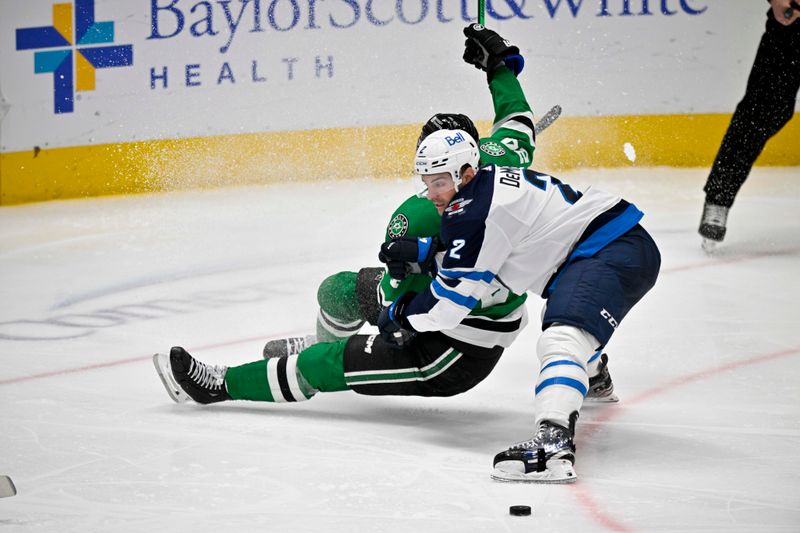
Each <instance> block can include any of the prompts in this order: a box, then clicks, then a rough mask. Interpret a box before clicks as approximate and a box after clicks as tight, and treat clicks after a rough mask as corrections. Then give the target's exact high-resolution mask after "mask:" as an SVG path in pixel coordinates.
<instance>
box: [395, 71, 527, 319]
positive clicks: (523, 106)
mask: <svg viewBox="0 0 800 533" xmlns="http://www.w3.org/2000/svg"><path fill="white" fill-rule="evenodd" d="M489 90H490V92H491V94H492V103H493V105H494V125H493V126H492V131H491V134H490V135H489V136H488V137H481V139H480V140H479V141H478V147H479V154H480V166H486V165H497V166H512V167H528V166H530V164H531V161H532V159H533V152H534V150H535V148H536V145H535V139H534V131H533V113H532V112H531V108H530V105H529V104H528V101H527V100H526V99H525V94H524V93H523V91H522V87H521V86H520V84H519V81H518V80H517V78H516V77H515V76H514V74H513V73H512V72H511V71H510V70H508V69H507V68H506V67H504V66H502V67H500V68H498V69H497V70H496V71H495V72H494V76H493V77H492V80H491V82H490V83H489ZM441 221H442V217H441V215H439V212H438V211H437V210H436V207H435V206H434V205H433V202H431V201H430V200H428V199H427V198H420V197H418V196H412V197H410V198H408V199H407V200H406V201H405V202H403V203H402V204H400V207H398V208H397V209H396V210H395V212H394V213H392V217H391V219H390V220H389V224H388V226H387V227H386V237H385V239H386V241H389V240H391V239H396V238H398V237H431V236H434V235H436V236H438V235H439V227H440V225H441ZM430 283H431V278H430V277H429V276H427V275H424V274H412V275H410V276H408V277H407V278H406V279H404V280H403V281H398V280H394V279H392V278H391V277H390V276H389V274H388V273H384V276H383V279H382V280H381V283H380V291H381V298H382V300H383V301H382V303H383V304H384V305H388V303H389V302H391V301H393V300H394V299H395V298H397V297H398V296H399V295H401V294H403V293H405V292H422V291H424V290H427V289H428V286H429V285H430ZM526 298H527V295H526V294H522V295H519V294H514V293H512V292H508V293H507V295H505V297H504V301H487V302H481V303H479V304H478V306H477V307H475V309H473V310H472V312H471V313H470V314H471V315H476V316H485V317H487V318H502V317H505V316H507V315H508V314H509V313H511V312H513V311H514V310H516V309H517V308H519V307H520V306H521V305H522V304H523V303H525V299H526Z"/></svg>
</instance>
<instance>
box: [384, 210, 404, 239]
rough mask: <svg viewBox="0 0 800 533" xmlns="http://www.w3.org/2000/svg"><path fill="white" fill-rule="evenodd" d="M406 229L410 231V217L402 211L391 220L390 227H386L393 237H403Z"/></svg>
mask: <svg viewBox="0 0 800 533" xmlns="http://www.w3.org/2000/svg"><path fill="white" fill-rule="evenodd" d="M406 231H408V218H406V216H405V215H404V214H402V213H398V214H397V215H396V216H395V217H394V218H393V219H392V220H391V222H389V227H387V228H386V232H387V233H388V234H389V237H390V238H392V239H396V238H398V237H402V236H403V235H405V234H406Z"/></svg>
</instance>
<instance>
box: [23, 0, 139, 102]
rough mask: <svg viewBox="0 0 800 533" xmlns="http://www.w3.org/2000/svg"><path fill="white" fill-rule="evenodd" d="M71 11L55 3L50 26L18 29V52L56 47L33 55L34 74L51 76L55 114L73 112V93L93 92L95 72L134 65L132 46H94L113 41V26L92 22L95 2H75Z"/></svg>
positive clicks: (71, 6) (109, 23)
mask: <svg viewBox="0 0 800 533" xmlns="http://www.w3.org/2000/svg"><path fill="white" fill-rule="evenodd" d="M74 11H75V12H74V16H73V4H55V5H53V25H52V26H40V27H36V28H22V29H18V30H17V50H40V49H42V48H59V50H45V51H38V52H35V53H34V54H33V64H34V67H33V69H34V73H36V74H47V73H53V86H54V87H53V88H54V93H55V96H54V98H55V112H56V113H72V111H73V110H74V97H75V91H93V90H94V89H95V69H98V68H109V67H127V66H130V65H132V64H133V46H132V45H129V44H127V45H122V46H94V45H98V44H107V43H113V42H114V23H113V22H110V21H106V22H95V20H94V0H75V4H74ZM65 47H67V48H66V49H64V48H65ZM73 58H74V61H73ZM76 73H77V76H76V75H75V74H76ZM75 78H77V85H76V84H75V83H74V79H75Z"/></svg>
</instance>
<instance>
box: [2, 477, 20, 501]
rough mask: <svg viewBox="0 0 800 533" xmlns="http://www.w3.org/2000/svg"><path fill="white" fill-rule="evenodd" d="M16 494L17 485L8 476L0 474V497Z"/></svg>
mask: <svg viewBox="0 0 800 533" xmlns="http://www.w3.org/2000/svg"><path fill="white" fill-rule="evenodd" d="M16 495H17V487H15V486H14V482H13V481H11V478H10V477H8V476H0V498H8V497H9V496H16Z"/></svg>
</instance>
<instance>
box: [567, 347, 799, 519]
mask: <svg viewBox="0 0 800 533" xmlns="http://www.w3.org/2000/svg"><path fill="white" fill-rule="evenodd" d="M798 354H800V346H796V347H794V348H788V349H786V350H781V351H779V352H772V353H768V354H762V355H756V356H754V357H750V358H747V359H740V360H738V361H731V362H730V363H726V364H724V365H720V366H715V367H712V368H707V369H705V370H699V371H697V372H692V373H691V374H686V375H683V376H678V377H676V378H674V379H671V380H670V381H667V382H666V383H662V384H661V385H657V386H655V387H653V388H650V389H647V390H645V391H642V392H640V393H639V394H637V395H636V396H634V397H633V398H630V399H626V400H625V403H624V404H618V405H609V406H608V409H605V411H604V412H603V414H601V415H600V416H598V417H597V418H595V419H594V420H592V422H594V423H595V424H596V423H599V422H606V421H608V420H610V419H612V418H614V417H616V416H619V414H620V413H623V412H624V411H625V408H626V407H630V406H632V405H636V404H640V403H644V402H647V401H649V400H651V399H653V398H654V397H655V396H658V395H660V394H664V393H665V392H669V391H673V390H675V389H676V388H678V387H683V386H684V385H689V384H691V383H695V382H697V381H700V380H702V379H706V378H711V377H714V376H717V375H719V374H722V373H724V372H727V371H729V370H734V369H736V368H741V367H745V366H751V365H757V364H760V363H766V362H769V361H774V360H776V359H781V358H784V357H789V356H792V355H798ZM597 428H598V426H597V425H592V426H589V427H588V428H586V429H585V430H583V431H582V432H581V434H580V436H581V440H586V439H587V438H589V437H590V436H591V434H592V433H593V432H595V431H597ZM569 487H570V488H571V489H572V492H573V494H574V496H575V497H576V498H577V499H578V502H580V504H581V506H583V507H584V508H585V509H586V510H587V511H588V512H589V514H591V515H592V516H593V517H594V518H595V520H597V522H599V523H600V524H601V525H603V526H605V527H606V529H608V530H609V531H619V532H629V531H633V530H632V529H630V528H629V527H626V526H625V525H623V524H620V523H619V522H618V521H616V520H615V519H614V518H613V517H612V516H610V515H609V514H608V513H606V512H605V511H604V510H603V507H602V506H601V505H599V504H598V503H597V502H596V501H595V500H594V499H593V498H592V496H591V494H590V493H589V492H588V491H587V490H586V489H585V488H584V487H582V486H581V484H580V483H576V484H575V485H569Z"/></svg>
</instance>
